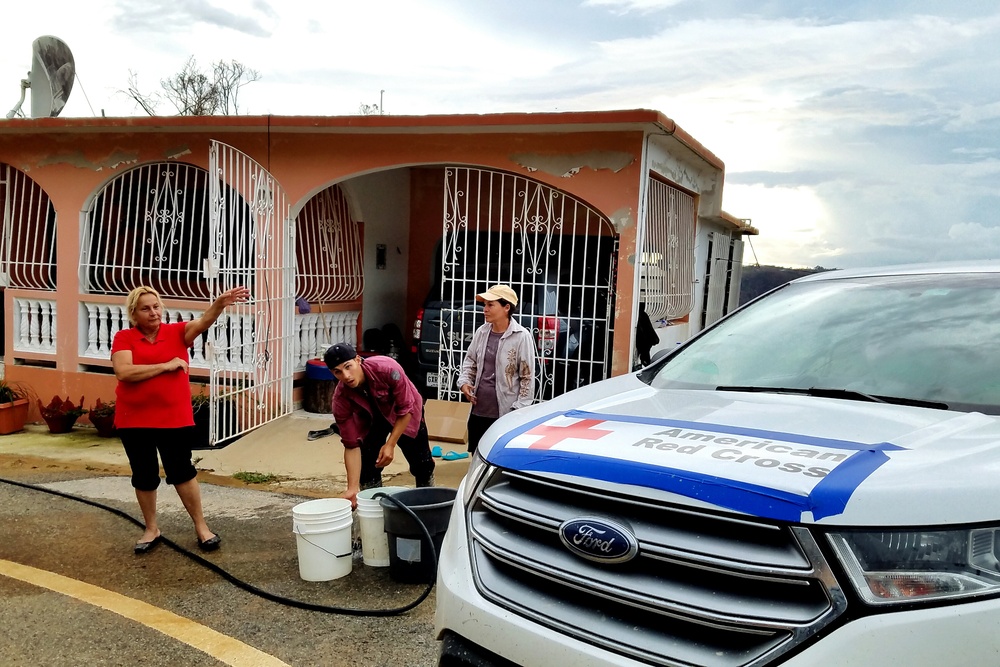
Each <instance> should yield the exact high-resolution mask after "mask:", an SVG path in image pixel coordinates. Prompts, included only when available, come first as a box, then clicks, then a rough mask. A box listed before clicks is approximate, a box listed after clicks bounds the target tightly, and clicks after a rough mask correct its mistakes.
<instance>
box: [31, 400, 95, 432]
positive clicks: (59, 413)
mask: <svg viewBox="0 0 1000 667" xmlns="http://www.w3.org/2000/svg"><path fill="white" fill-rule="evenodd" d="M38 411H39V412H40V413H41V414H42V419H44V420H45V423H46V424H48V425H49V432H51V433H69V431H70V430H71V429H72V428H73V424H75V423H76V420H77V419H79V418H80V415H82V414H86V413H87V410H86V408H84V407H83V397H82V396H81V397H80V404H79V405H74V404H73V401H71V400H70V399H69V397H68V396H67V397H66V400H65V401H64V400H63V399H61V398H59V396H58V394H57V395H55V396H53V397H52V400H51V401H49V404H48V405H42V399H38Z"/></svg>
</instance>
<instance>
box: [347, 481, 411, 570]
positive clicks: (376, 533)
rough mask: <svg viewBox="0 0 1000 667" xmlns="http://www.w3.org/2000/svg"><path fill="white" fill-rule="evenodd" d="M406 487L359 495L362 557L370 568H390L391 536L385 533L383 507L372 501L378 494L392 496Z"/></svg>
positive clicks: (369, 491)
mask: <svg viewBox="0 0 1000 667" xmlns="http://www.w3.org/2000/svg"><path fill="white" fill-rule="evenodd" d="M405 489H406V487H405V486H383V487H380V488H376V489H365V490H364V491H361V492H360V493H358V519H359V522H360V524H361V556H362V558H363V559H364V563H365V565H368V566H370V567H389V536H388V535H386V533H385V521H384V520H383V513H382V505H381V504H380V503H379V501H378V499H377V498H376V499H374V500H373V499H372V496H374V495H375V494H376V493H385V494H388V495H392V494H393V493H396V492H397V491H403V490H405Z"/></svg>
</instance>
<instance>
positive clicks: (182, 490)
mask: <svg viewBox="0 0 1000 667" xmlns="http://www.w3.org/2000/svg"><path fill="white" fill-rule="evenodd" d="M249 296H250V291H249V290H248V289H247V288H245V287H234V288H233V289H231V290H228V291H226V292H223V293H222V294H221V295H220V296H219V298H218V299H216V300H215V301H214V302H212V305H211V306H209V307H208V310H206V311H205V312H204V313H203V314H202V316H201V317H199V318H198V319H196V320H191V321H190V322H174V323H171V324H165V323H163V322H161V317H162V312H163V306H162V305H161V303H160V295H159V294H158V293H157V292H156V290H154V289H153V288H152V287H137V288H135V289H134V290H132V291H131V292H130V293H129V295H128V297H127V298H126V300H125V310H126V312H127V313H128V318H129V322H131V323H132V328H130V329H122V330H121V331H119V332H118V333H117V334H115V338H114V341H113V343H112V345H111V362H112V365H113V366H114V370H115V377H117V378H118V388H117V389H116V390H115V394H116V403H115V426H116V427H117V428H118V433H119V436H120V437H121V440H122V445H123V446H124V447H125V453H126V455H127V456H128V461H129V465H130V466H131V468H132V487H133V488H134V489H135V497H136V500H138V501H139V509H140V510H141V511H142V517H143V520H144V521H145V523H146V530H145V532H143V534H142V537H141V538H140V540H139V541H138V542H136V544H135V553H137V554H142V553H146V552H148V551H149V550H151V549H152V548H153V547H155V546H156V545H157V544H158V543H159V542H160V529H159V527H158V526H157V523H156V489H157V487H159V485H160V466H159V463H158V462H157V458H156V454H157V452H159V454H160V459H161V460H162V461H163V470H164V471H165V472H166V476H167V484H172V485H173V487H174V489H176V490H177V495H178V496H180V499H181V502H182V503H184V508H185V509H186V510H187V512H188V514H189V515H191V520H192V521H194V529H195V532H196V533H197V536H198V546H199V547H200V548H201V549H202V550H203V551H214V550H215V549H218V548H219V543H220V542H221V538H220V537H219V536H218V535H217V534H216V533H213V532H212V531H211V530H209V528H208V524H207V523H205V517H204V516H203V515H202V509H201V490H200V489H199V488H198V480H197V479H196V477H195V476H196V475H197V471H196V470H195V467H194V464H193V463H192V462H191V445H190V443H191V442H192V441H193V440H194V437H193V433H191V432H190V431H192V430H193V429H194V414H193V411H192V408H191V387H190V383H189V380H188V348H190V347H191V345H192V344H193V343H194V341H195V339H196V338H197V337H198V336H200V335H201V334H202V333H203V332H204V331H205V330H207V329H208V328H209V327H210V326H212V324H213V323H214V322H215V320H217V319H218V318H219V315H221V314H222V311H223V310H225V309H226V307H227V306H230V305H232V304H234V303H238V302H242V301H246V300H247V299H248V298H249Z"/></svg>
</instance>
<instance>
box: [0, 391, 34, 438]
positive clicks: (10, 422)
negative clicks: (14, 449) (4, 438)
mask: <svg viewBox="0 0 1000 667" xmlns="http://www.w3.org/2000/svg"><path fill="white" fill-rule="evenodd" d="M26 394H27V392H25V391H24V390H22V389H21V388H20V387H18V386H17V385H14V384H11V383H9V382H7V381H6V380H0V435H7V434H9V433H16V432H17V431H20V430H21V429H23V428H24V422H26V421H27V420H28V397H27V395H26Z"/></svg>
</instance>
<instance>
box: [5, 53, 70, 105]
mask: <svg viewBox="0 0 1000 667" xmlns="http://www.w3.org/2000/svg"><path fill="white" fill-rule="evenodd" d="M75 78H76V63H75V62H74V60H73V53H72V51H70V50H69V46H67V45H66V42H64V41H62V40H61V39H59V38H58V37H52V36H51V35H46V36H44V37H39V38H38V39H36V40H35V41H34V42H32V44H31V71H30V72H28V78H27V79H21V100H20V101H19V102H18V103H17V106H16V107H14V108H13V109H11V111H10V113H8V114H7V118H13V117H14V116H15V115H16V114H17V112H18V111H20V110H21V105H22V104H24V91H25V90H27V89H28V88H31V117H32V118H48V117H55V116H58V115H59V112H60V111H62V110H63V107H64V106H66V100H68V99H69V94H70V91H72V90H73V80H74V79H75Z"/></svg>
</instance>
